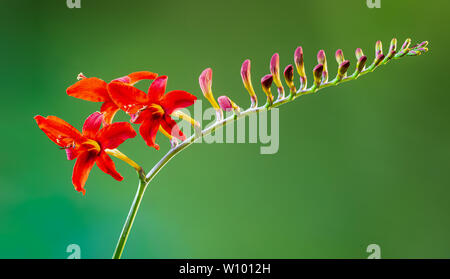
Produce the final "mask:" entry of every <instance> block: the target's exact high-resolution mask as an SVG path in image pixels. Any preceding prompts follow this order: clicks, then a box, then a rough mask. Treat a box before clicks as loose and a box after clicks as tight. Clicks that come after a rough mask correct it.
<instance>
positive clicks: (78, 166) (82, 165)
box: [72, 152, 97, 195]
mask: <svg viewBox="0 0 450 279" xmlns="http://www.w3.org/2000/svg"><path fill="white" fill-rule="evenodd" d="M96 159H97V155H96V154H95V153H94V152H83V153H81V154H80V156H79V157H78V158H77V161H76V162H75V166H74V167H73V173H72V183H73V186H75V190H77V191H78V192H83V195H84V194H85V193H86V190H85V189H84V185H85V184H86V180H87V179H88V177H89V173H90V172H91V169H92V167H93V166H94V163H95V160H96Z"/></svg>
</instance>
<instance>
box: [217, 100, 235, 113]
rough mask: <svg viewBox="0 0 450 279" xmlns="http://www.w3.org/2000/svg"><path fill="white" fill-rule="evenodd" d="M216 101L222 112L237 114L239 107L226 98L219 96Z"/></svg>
mask: <svg viewBox="0 0 450 279" xmlns="http://www.w3.org/2000/svg"><path fill="white" fill-rule="evenodd" d="M217 101H218V102H219V105H220V108H221V109H223V110H224V111H235V112H236V113H239V110H240V109H239V107H238V106H237V105H236V104H235V103H234V102H233V101H231V99H230V98H228V97H227V96H220V97H219V98H217Z"/></svg>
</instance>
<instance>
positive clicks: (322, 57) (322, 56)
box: [317, 50, 328, 82]
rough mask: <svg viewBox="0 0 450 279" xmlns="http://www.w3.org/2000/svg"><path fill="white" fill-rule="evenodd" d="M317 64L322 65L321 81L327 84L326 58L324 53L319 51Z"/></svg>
mask: <svg viewBox="0 0 450 279" xmlns="http://www.w3.org/2000/svg"><path fill="white" fill-rule="evenodd" d="M317 62H318V63H319V64H322V65H323V72H322V77H323V78H322V81H323V82H327V81H328V66H327V57H326V55H325V51H323V50H320V51H319V53H317Z"/></svg>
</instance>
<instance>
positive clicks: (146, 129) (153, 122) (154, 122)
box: [139, 118, 161, 150]
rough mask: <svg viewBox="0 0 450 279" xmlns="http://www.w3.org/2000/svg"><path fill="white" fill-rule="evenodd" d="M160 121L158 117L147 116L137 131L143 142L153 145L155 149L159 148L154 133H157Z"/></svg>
mask: <svg viewBox="0 0 450 279" xmlns="http://www.w3.org/2000/svg"><path fill="white" fill-rule="evenodd" d="M160 121H161V120H160V119H159V118H156V119H153V118H147V119H146V120H145V121H144V122H143V123H142V124H141V127H139V133H140V134H141V136H142V138H143V139H144V140H145V143H146V144H147V145H148V146H150V147H154V148H155V149H156V150H159V145H157V144H156V143H155V139H156V134H157V133H158V129H159V125H160Z"/></svg>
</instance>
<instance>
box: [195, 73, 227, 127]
mask: <svg viewBox="0 0 450 279" xmlns="http://www.w3.org/2000/svg"><path fill="white" fill-rule="evenodd" d="M198 81H199V84H200V88H201V89H202V92H203V95H204V96H205V98H206V99H207V100H208V101H209V103H210V104H211V106H212V107H213V108H214V109H215V110H216V113H217V120H220V119H221V118H222V111H221V109H220V106H219V104H217V102H216V99H214V95H213V92H212V70H211V68H207V69H205V70H204V71H203V72H202V73H201V75H200V77H199V78H198Z"/></svg>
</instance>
